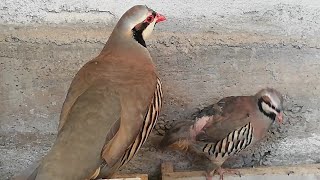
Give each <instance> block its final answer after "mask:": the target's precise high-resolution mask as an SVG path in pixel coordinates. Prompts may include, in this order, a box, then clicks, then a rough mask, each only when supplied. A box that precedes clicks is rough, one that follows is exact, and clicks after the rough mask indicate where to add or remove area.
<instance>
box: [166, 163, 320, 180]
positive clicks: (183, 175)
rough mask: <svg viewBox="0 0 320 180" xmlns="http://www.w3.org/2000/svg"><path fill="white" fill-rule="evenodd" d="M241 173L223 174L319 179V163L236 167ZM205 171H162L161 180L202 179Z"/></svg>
mask: <svg viewBox="0 0 320 180" xmlns="http://www.w3.org/2000/svg"><path fill="white" fill-rule="evenodd" d="M237 170H239V171H240V173H241V177H239V176H237V175H232V174H225V175H224V180H240V179H241V180H245V179H247V180H251V179H252V180H254V179H259V180H275V179H279V180H287V179H288V180H291V179H294V180H296V179H297V180H318V179H320V164H309V165H293V166H272V167H256V168H240V169H237ZM205 175H206V172H205V171H190V172H184V171H177V172H165V173H162V179H163V180H172V179H176V180H179V179H181V180H182V179H186V180H187V179H188V180H202V179H206V177H205ZM216 179H217V180H218V179H219V176H218V175H215V176H214V177H213V180H216Z"/></svg>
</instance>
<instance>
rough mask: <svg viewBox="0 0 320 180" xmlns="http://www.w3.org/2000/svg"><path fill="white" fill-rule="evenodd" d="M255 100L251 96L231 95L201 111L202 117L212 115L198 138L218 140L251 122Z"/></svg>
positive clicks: (209, 140) (201, 139)
mask: <svg viewBox="0 0 320 180" xmlns="http://www.w3.org/2000/svg"><path fill="white" fill-rule="evenodd" d="M254 105H255V104H254V100H253V98H252V97H251V96H231V97H226V98H223V99H221V100H220V101H219V102H217V103H216V104H213V105H211V106H208V107H206V108H204V109H203V110H202V111H200V113H199V116H198V117H200V118H203V117H208V116H209V117H210V121H209V122H208V123H207V124H206V126H205V127H204V133H201V134H199V135H198V136H197V140H200V141H206V142H217V141H219V140H221V139H223V138H225V137H226V136H227V135H228V134H229V133H231V132H233V131H235V130H236V129H239V128H241V127H243V126H245V125H246V124H248V123H249V122H250V116H251V115H252V114H251V112H252V108H254Z"/></svg>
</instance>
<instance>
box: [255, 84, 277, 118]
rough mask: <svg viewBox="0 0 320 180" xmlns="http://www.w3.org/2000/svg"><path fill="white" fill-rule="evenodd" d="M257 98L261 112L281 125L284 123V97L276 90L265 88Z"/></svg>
mask: <svg viewBox="0 0 320 180" xmlns="http://www.w3.org/2000/svg"><path fill="white" fill-rule="evenodd" d="M256 97H257V99H258V106H259V109H260V111H261V112H262V113H263V114H264V115H266V116H268V117H269V118H270V119H272V120H277V122H278V123H279V124H281V123H282V121H283V112H282V111H283V97H282V95H281V94H280V92H278V91H277V90H275V89H272V88H265V89H262V90H260V91H259V92H258V93H257V94H256Z"/></svg>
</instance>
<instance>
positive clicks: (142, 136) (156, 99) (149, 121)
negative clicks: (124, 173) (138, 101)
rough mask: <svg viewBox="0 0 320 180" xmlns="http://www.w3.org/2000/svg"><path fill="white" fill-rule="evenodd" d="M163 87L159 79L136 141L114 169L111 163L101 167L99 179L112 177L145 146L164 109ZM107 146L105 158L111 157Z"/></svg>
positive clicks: (104, 153)
mask: <svg viewBox="0 0 320 180" xmlns="http://www.w3.org/2000/svg"><path fill="white" fill-rule="evenodd" d="M162 97H163V94H162V85H161V81H160V79H157V86H156V90H155V92H154V94H153V98H152V100H151V102H150V105H149V107H148V110H147V112H146V114H145V116H144V118H143V119H144V121H143V124H142V126H141V128H140V129H139V132H138V134H137V136H136V138H135V139H134V141H133V142H132V143H131V145H130V146H129V147H128V148H127V149H126V151H125V153H124V154H123V155H122V157H121V158H120V159H119V160H118V161H117V162H116V163H115V164H114V165H112V167H110V165H111V164H110V163H108V162H107V160H106V162H105V163H104V164H103V165H102V166H101V167H100V168H101V172H100V175H99V176H98V177H109V176H110V175H112V174H113V173H114V172H115V171H116V170H118V169H120V168H121V167H123V166H124V165H125V164H126V163H128V162H129V161H130V160H131V159H132V158H133V157H134V155H135V154H136V153H137V152H138V150H139V149H140V148H141V146H142V145H143V144H144V142H145V141H146V140H147V138H148V136H149V135H150V133H151V131H152V129H153V128H154V126H155V124H156V122H157V119H158V116H159V113H160V110H161V107H162ZM107 146H108V144H107V145H106V149H105V150H104V152H103V155H102V156H103V157H106V159H107V157H108V156H110V151H107Z"/></svg>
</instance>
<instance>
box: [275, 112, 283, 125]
mask: <svg viewBox="0 0 320 180" xmlns="http://www.w3.org/2000/svg"><path fill="white" fill-rule="evenodd" d="M276 118H277V121H278V123H279V124H282V122H283V114H282V113H281V112H280V113H278V114H277V117H276Z"/></svg>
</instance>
